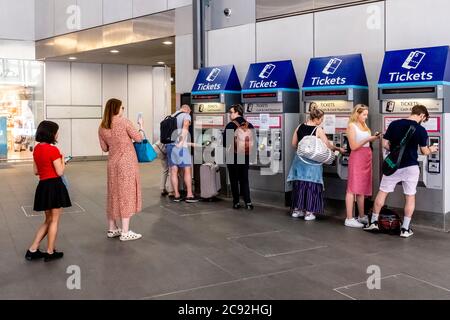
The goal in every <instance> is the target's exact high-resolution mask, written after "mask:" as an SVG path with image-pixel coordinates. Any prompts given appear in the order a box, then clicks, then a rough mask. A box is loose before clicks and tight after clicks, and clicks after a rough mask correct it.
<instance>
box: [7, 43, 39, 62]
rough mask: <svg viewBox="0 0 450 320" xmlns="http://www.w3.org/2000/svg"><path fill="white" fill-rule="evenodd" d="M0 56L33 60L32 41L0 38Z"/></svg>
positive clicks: (33, 47) (34, 53)
mask: <svg viewBox="0 0 450 320" xmlns="http://www.w3.org/2000/svg"><path fill="white" fill-rule="evenodd" d="M0 58H5V59H19V60H21V59H23V60H34V59H35V58H36V49H35V45H34V41H20V40H0Z"/></svg>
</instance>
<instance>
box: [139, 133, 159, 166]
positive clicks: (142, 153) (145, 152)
mask: <svg viewBox="0 0 450 320" xmlns="http://www.w3.org/2000/svg"><path fill="white" fill-rule="evenodd" d="M139 131H142V133H143V134H144V140H142V142H134V143H133V144H134V149H136V155H137V158H138V161H139V162H152V161H153V160H155V159H156V157H157V156H158V155H157V154H156V151H155V149H153V147H152V145H151V144H150V143H149V142H148V140H147V136H146V135H145V132H144V131H143V130H139Z"/></svg>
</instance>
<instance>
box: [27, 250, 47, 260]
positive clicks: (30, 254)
mask: <svg viewBox="0 0 450 320" xmlns="http://www.w3.org/2000/svg"><path fill="white" fill-rule="evenodd" d="M44 256H45V253H43V252H41V251H39V249H37V250H36V252H31V251H30V250H27V253H26V254H25V259H27V260H28V261H32V260H37V259H41V258H43V257H44Z"/></svg>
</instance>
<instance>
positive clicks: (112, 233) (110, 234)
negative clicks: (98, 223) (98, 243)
mask: <svg viewBox="0 0 450 320" xmlns="http://www.w3.org/2000/svg"><path fill="white" fill-rule="evenodd" d="M121 234H122V230H121V229H120V228H119V229H116V230H108V232H107V233H106V236H107V237H108V238H116V237H119V236H120V235H121Z"/></svg>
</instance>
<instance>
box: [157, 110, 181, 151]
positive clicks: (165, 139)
mask: <svg viewBox="0 0 450 320" xmlns="http://www.w3.org/2000/svg"><path fill="white" fill-rule="evenodd" d="M180 114H182V112H178V113H176V114H175V115H174V116H172V115H170V116H167V117H165V118H164V120H163V121H161V123H160V125H159V133H160V141H161V142H162V143H163V144H169V143H172V142H175V141H173V140H172V134H173V132H175V131H176V130H178V125H177V117H178V116H179V115H180Z"/></svg>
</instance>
